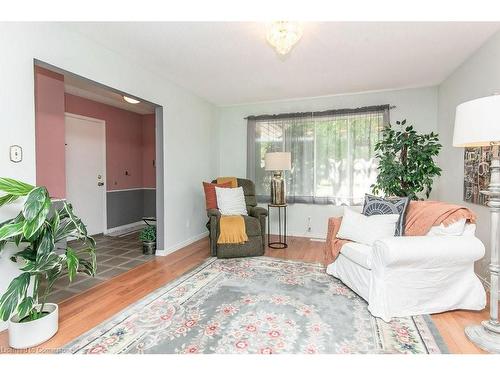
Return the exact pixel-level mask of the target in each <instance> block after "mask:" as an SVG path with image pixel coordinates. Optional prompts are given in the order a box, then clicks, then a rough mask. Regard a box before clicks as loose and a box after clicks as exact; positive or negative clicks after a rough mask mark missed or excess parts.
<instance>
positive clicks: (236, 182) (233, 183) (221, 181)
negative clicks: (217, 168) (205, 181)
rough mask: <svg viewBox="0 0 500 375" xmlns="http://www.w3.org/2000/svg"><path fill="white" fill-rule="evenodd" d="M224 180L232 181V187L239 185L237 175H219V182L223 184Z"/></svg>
mask: <svg viewBox="0 0 500 375" xmlns="http://www.w3.org/2000/svg"><path fill="white" fill-rule="evenodd" d="M224 182H230V183H231V187H232V188H237V187H238V179H237V178H236V177H217V183H218V184H223V183H224Z"/></svg>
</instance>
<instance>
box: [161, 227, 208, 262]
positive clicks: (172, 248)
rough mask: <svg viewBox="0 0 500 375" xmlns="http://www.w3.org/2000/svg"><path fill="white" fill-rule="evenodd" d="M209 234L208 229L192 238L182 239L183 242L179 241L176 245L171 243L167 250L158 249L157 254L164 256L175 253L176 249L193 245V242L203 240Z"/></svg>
mask: <svg viewBox="0 0 500 375" xmlns="http://www.w3.org/2000/svg"><path fill="white" fill-rule="evenodd" d="M207 236H208V231H205V232H203V233H200V234H197V235H196V236H193V237H191V238H188V239H187V240H185V241H182V242H179V243H176V244H174V245H171V246H169V247H168V248H167V249H165V250H156V255H157V256H160V257H162V256H163V257H164V256H166V255H168V254H171V253H173V252H174V251H177V250H180V249H182V248H183V247H186V246H188V245H191V244H192V243H193V242H196V241H199V240H201V239H202V238H205V237H207Z"/></svg>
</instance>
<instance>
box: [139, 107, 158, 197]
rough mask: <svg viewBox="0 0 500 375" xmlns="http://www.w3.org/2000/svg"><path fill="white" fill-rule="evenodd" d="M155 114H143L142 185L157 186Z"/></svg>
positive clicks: (147, 186)
mask: <svg viewBox="0 0 500 375" xmlns="http://www.w3.org/2000/svg"><path fill="white" fill-rule="evenodd" d="M155 138H156V135H155V115H143V116H142V151H143V152H142V186H143V187H145V188H155V187H156V160H155V159H156V147H155Z"/></svg>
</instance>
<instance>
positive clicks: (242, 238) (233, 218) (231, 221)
mask: <svg viewBox="0 0 500 375" xmlns="http://www.w3.org/2000/svg"><path fill="white" fill-rule="evenodd" d="M219 224H220V235H219V238H218V239H217V243H218V244H242V243H245V242H247V241H248V236H247V233H246V229H245V220H244V219H243V216H240V215H230V216H221V217H220V222H219Z"/></svg>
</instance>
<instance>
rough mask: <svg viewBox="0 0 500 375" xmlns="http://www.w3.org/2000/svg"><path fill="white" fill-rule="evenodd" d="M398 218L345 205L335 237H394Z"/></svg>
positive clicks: (367, 242)
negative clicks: (373, 213) (360, 210)
mask: <svg viewBox="0 0 500 375" xmlns="http://www.w3.org/2000/svg"><path fill="white" fill-rule="evenodd" d="M221 190H224V189H221ZM216 191H217V188H216ZM217 199H218V197H217ZM398 220H399V215H397V214H391V215H373V216H365V215H363V214H360V213H358V212H356V211H354V210H352V209H351V208H349V207H347V206H346V207H344V216H343V217H342V222H341V223H340V228H339V231H338V232H337V238H341V239H343V240H351V241H354V242H358V243H362V244H365V245H372V244H373V243H374V242H375V241H376V240H379V239H381V238H385V237H394V233H395V228H396V222H397V221H398Z"/></svg>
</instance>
